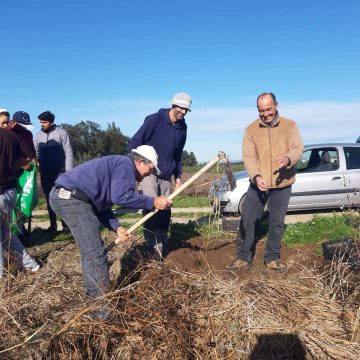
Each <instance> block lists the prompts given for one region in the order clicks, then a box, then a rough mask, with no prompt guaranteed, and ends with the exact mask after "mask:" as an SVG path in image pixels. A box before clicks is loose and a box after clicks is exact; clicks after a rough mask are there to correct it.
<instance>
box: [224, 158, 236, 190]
mask: <svg viewBox="0 0 360 360" xmlns="http://www.w3.org/2000/svg"><path fill="white" fill-rule="evenodd" d="M224 172H225V175H226V177H227V179H228V181H229V185H230V189H231V191H233V190H235V188H236V180H235V177H234V173H233V171H232V169H231V162H230V160H229V158H226V160H225V166H224Z"/></svg>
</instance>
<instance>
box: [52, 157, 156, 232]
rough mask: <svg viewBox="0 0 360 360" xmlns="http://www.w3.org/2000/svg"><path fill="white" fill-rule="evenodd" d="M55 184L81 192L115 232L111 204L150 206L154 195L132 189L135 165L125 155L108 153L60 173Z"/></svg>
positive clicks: (144, 207) (142, 207)
mask: <svg viewBox="0 0 360 360" xmlns="http://www.w3.org/2000/svg"><path fill="white" fill-rule="evenodd" d="M55 184H56V185H58V186H62V187H64V188H65V189H68V190H74V189H79V190H81V191H83V192H85V193H86V194H87V195H88V196H89V197H90V198H91V200H92V202H93V203H94V205H95V206H96V209H97V216H98V218H99V219H100V221H101V222H102V223H103V224H104V225H105V226H106V227H108V228H110V229H113V230H115V231H116V229H117V228H118V227H119V226H120V224H119V222H118V221H117V219H116V217H115V214H114V213H113V212H112V210H111V206H112V205H113V204H116V205H121V206H126V207H129V208H134V209H148V210H151V209H153V207H154V198H152V197H149V196H145V195H141V194H139V193H137V192H136V191H135V186H136V168H135V165H134V163H133V161H132V160H131V159H130V158H129V157H127V156H122V155H111V156H104V157H101V158H98V159H93V160H90V161H87V162H85V163H83V164H81V165H79V166H77V167H75V168H74V169H73V170H70V171H68V172H66V173H64V174H61V175H60V176H59V177H58V178H57V180H56V182H55Z"/></svg>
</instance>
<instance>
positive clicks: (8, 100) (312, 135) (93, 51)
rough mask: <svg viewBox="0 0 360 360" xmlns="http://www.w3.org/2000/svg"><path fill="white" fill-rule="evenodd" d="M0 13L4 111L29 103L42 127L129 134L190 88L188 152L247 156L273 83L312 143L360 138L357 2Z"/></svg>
mask: <svg viewBox="0 0 360 360" xmlns="http://www.w3.org/2000/svg"><path fill="white" fill-rule="evenodd" d="M1 13H2V21H1V28H0V45H1V56H0V84H1V86H0V107H1V108H6V109H8V110H9V111H10V113H11V114H13V113H14V112H15V111H18V110H23V111H27V112H28V113H29V114H30V116H31V119H32V122H33V123H34V125H35V129H34V133H36V132H37V131H39V129H40V126H39V121H38V119H37V115H38V114H40V113H41V112H43V111H45V110H51V111H52V112H53V113H54V114H55V116H56V120H55V121H56V123H57V124H61V123H68V124H76V123H78V122H80V121H82V120H90V121H94V122H97V123H99V124H101V126H102V128H103V129H106V128H107V124H108V123H111V122H115V124H116V125H117V126H118V127H119V128H120V129H121V131H122V132H123V134H125V135H127V136H129V137H131V136H133V135H134V133H135V132H136V131H137V129H138V128H139V127H140V126H141V125H142V123H143V121H144V118H145V117H146V116H147V115H149V114H152V113H154V112H157V111H158V110H159V109H160V108H167V107H169V106H170V101H171V99H172V97H173V95H174V94H175V93H176V92H187V93H189V94H190V95H191V96H192V98H193V104H192V112H191V113H188V114H187V115H186V122H187V125H188V137H187V142H186V145H185V150H187V151H188V152H190V151H192V152H194V154H195V156H196V158H197V159H198V161H201V162H207V161H210V160H211V159H213V158H214V157H215V156H216V155H217V153H218V151H220V150H222V151H225V153H226V154H227V155H228V156H230V158H231V159H232V160H240V159H241V143H242V137H243V134H244V129H245V127H246V126H247V125H248V124H250V123H251V122H252V121H254V120H255V119H256V118H257V115H258V114H257V108H256V98H257V96H258V95H259V94H260V93H262V92H265V91H271V92H273V93H275V95H276V97H277V99H278V103H279V108H278V109H279V112H280V114H281V115H283V116H285V117H288V118H290V119H293V120H295V121H296V122H297V124H298V126H299V128H300V131H301V133H302V136H303V139H304V142H305V143H306V144H311V143H319V142H320V143H321V142H354V141H355V140H356V138H357V137H358V136H359V135H360V131H359V125H358V123H359V121H360V90H359V86H360V72H359V66H360V46H359V43H360V25H359V24H360V21H359V20H360V1H358V0H343V1H329V0H326V1H325V0H302V1H297V2H292V1H288V0H287V1H283V0H273V1H263V0H257V1H249V0H246V1H245V0H222V1H219V0H218V1H215V0H206V1H205V0H191V1H188V0H182V1H181V2H173V1H169V0H168V1H165V0H152V1H150V0H128V1H123V0H102V1H97V0H96V1H95V0H87V1H85V0H71V1H69V0H62V1H61V2H60V1H56V2H55V1H48V0H47V1H45V0H32V1H28V0H22V1H18V0H12V1H4V2H3V3H2V5H1ZM164 141H166V139H164Z"/></svg>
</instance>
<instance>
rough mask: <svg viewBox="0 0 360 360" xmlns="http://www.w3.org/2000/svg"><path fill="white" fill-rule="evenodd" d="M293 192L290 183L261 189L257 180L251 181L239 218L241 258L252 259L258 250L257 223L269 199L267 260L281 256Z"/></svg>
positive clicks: (237, 249) (237, 245)
mask: <svg viewBox="0 0 360 360" xmlns="http://www.w3.org/2000/svg"><path fill="white" fill-rule="evenodd" d="M290 195H291V186H287V187H284V188H280V189H270V190H268V191H260V190H259V189H258V188H257V187H256V186H255V185H254V184H252V183H251V184H250V186H249V189H248V191H247V193H246V198H245V204H244V210H243V214H242V215H241V218H240V226H239V232H238V236H237V239H236V251H237V257H238V259H240V260H245V261H251V260H252V258H253V256H254V251H255V250H254V237H255V236H254V232H255V223H256V220H257V219H259V218H260V217H261V215H262V213H263V211H264V207H265V204H266V203H267V206H268V211H269V233H268V238H267V241H266V246H265V252H264V261H265V262H266V263H269V262H270V261H273V260H278V259H280V251H281V241H282V237H283V234H284V228H285V225H284V220H285V215H286V211H287V208H288V205H289V199H290Z"/></svg>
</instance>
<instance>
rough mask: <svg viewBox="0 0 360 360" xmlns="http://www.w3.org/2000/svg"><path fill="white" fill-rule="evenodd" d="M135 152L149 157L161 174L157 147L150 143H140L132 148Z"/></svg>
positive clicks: (146, 157)
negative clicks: (158, 165)
mask: <svg viewBox="0 0 360 360" xmlns="http://www.w3.org/2000/svg"><path fill="white" fill-rule="evenodd" d="M131 151H132V152H133V153H135V154H139V155H141V156H143V157H144V158H145V159H148V160H149V161H151V162H152V163H153V164H154V167H155V169H156V171H157V173H158V175H160V174H161V171H160V170H159V168H158V167H157V164H158V155H157V153H156V151H155V149H154V148H153V147H152V146H150V145H140V146H138V147H137V148H136V149H132V150H131Z"/></svg>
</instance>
